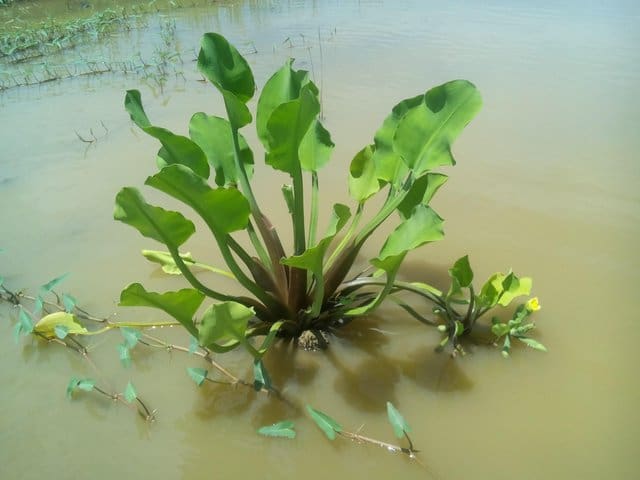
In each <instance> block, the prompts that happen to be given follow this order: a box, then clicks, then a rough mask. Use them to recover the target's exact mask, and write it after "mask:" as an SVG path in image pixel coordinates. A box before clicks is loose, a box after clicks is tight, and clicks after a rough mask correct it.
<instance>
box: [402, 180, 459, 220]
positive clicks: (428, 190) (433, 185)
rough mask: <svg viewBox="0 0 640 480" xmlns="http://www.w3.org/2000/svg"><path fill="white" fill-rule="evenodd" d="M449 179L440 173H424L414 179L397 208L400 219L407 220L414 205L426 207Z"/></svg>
mask: <svg viewBox="0 0 640 480" xmlns="http://www.w3.org/2000/svg"><path fill="white" fill-rule="evenodd" d="M448 178H449V177H447V176H446V175H443V174H442V173H426V174H424V175H422V176H421V177H420V178H418V179H416V180H415V181H414V182H413V184H412V185H411V188H410V189H409V191H408V192H407V194H406V195H405V197H404V199H403V200H402V202H401V203H400V205H399V206H398V213H399V214H400V217H401V218H407V217H409V216H410V215H411V212H412V211H413V209H414V208H415V207H416V205H420V204H423V205H428V204H429V202H430V201H431V199H432V198H433V196H434V195H435V194H436V192H437V191H438V190H439V189H440V187H441V186H442V185H444V184H445V182H446V181H447V180H448Z"/></svg>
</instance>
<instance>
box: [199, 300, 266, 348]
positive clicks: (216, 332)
mask: <svg viewBox="0 0 640 480" xmlns="http://www.w3.org/2000/svg"><path fill="white" fill-rule="evenodd" d="M254 315H255V312H254V311H253V309H252V308H248V307H246V306H244V305H242V304H240V303H237V302H221V303H217V304H214V305H211V306H210V307H209V308H208V309H207V310H206V311H205V312H204V314H203V315H202V320H201V323H200V327H199V333H198V340H199V341H200V344H201V345H203V346H205V347H210V348H211V347H212V346H213V345H215V344H218V345H220V344H221V343H222V344H224V343H225V342H228V341H229V340H232V341H233V342H232V343H231V345H233V347H235V346H236V345H237V344H238V343H242V344H243V345H245V346H246V347H248V348H247V349H248V350H249V352H250V353H252V354H255V355H257V352H256V351H255V349H253V347H251V345H250V344H249V343H248V342H247V339H246V331H247V324H248V323H249V320H250V319H251V318H253V316H254ZM233 347H232V348H233ZM255 355H254V356H255Z"/></svg>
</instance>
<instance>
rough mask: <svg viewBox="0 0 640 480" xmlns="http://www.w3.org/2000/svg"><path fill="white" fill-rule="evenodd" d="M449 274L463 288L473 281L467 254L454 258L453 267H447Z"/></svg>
mask: <svg viewBox="0 0 640 480" xmlns="http://www.w3.org/2000/svg"><path fill="white" fill-rule="evenodd" d="M449 275H450V276H451V278H455V279H456V280H457V282H458V285H460V286H461V287H463V288H466V287H468V286H469V285H471V282H472V281H473V270H471V265H470V264H469V256H468V255H465V256H464V257H462V258H459V259H458V260H456V263H454V264H453V267H451V268H450V269H449Z"/></svg>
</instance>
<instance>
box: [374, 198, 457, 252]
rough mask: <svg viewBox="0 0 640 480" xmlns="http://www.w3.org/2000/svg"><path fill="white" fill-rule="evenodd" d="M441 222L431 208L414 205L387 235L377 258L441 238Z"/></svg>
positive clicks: (406, 250)
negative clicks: (405, 217) (406, 215)
mask: <svg viewBox="0 0 640 480" xmlns="http://www.w3.org/2000/svg"><path fill="white" fill-rule="evenodd" d="M442 223H443V220H442V218H440V216H439V215H438V214H437V213H436V212H434V211H433V210H432V209H431V208H429V207H427V206H425V205H418V206H416V207H415V208H414V210H413V212H412V213H411V216H410V217H409V218H407V219H406V220H405V221H403V222H402V223H401V224H400V225H399V226H398V227H397V228H396V229H395V230H394V231H393V232H392V233H391V235H389V237H388V238H387V241H386V242H385V243H384V245H383V247H382V250H381V251H380V255H379V259H380V260H384V259H385V258H387V257H391V256H397V255H400V254H403V253H406V252H408V251H410V250H413V249H415V248H418V247H420V246H421V245H424V244H425V243H430V242H435V241H437V240H440V239H442V238H443V237H444V232H443V230H442Z"/></svg>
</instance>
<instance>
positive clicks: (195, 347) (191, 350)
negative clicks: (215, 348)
mask: <svg viewBox="0 0 640 480" xmlns="http://www.w3.org/2000/svg"><path fill="white" fill-rule="evenodd" d="M199 346H200V345H199V344H198V339H197V338H196V337H194V336H193V335H191V340H190V341H189V353H192V354H193V353H195V352H196V350H198V347H199Z"/></svg>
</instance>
